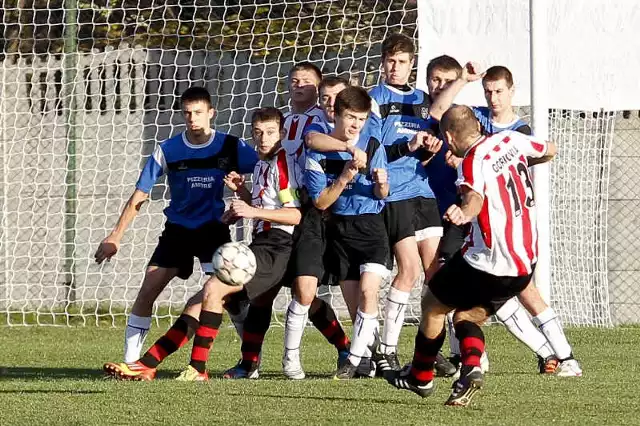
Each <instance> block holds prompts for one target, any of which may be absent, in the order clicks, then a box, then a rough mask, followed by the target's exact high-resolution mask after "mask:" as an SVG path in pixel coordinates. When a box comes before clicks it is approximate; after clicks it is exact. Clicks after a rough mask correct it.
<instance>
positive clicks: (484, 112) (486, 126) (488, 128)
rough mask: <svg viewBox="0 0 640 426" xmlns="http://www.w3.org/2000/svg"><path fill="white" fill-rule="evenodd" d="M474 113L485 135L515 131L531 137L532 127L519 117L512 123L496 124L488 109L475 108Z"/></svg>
mask: <svg viewBox="0 0 640 426" xmlns="http://www.w3.org/2000/svg"><path fill="white" fill-rule="evenodd" d="M473 113H474V114H475V115H476V118H477V119H478V121H479V122H480V127H481V128H482V133H483V134H485V135H492V134H494V133H500V132H502V131H504V130H513V131H515V132H520V133H523V134H525V135H531V127H529V125H528V124H527V123H526V122H525V121H524V120H523V119H522V118H520V117H518V116H517V115H516V117H515V118H514V119H513V121H512V122H511V123H496V122H494V121H493V120H492V119H491V110H490V109H489V108H487V107H474V108H473Z"/></svg>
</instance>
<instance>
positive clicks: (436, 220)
mask: <svg viewBox="0 0 640 426" xmlns="http://www.w3.org/2000/svg"><path fill="white" fill-rule="evenodd" d="M414 56H415V46H414V44H413V41H412V40H411V39H410V38H409V37H407V36H405V35H402V34H393V35H391V36H390V37H388V38H387V39H386V40H384V42H383V43H382V68H383V70H384V76H385V80H384V82H383V83H382V84H380V85H378V86H376V87H374V88H373V89H371V91H370V92H369V94H370V96H371V98H372V99H373V108H372V114H371V121H372V125H373V126H374V127H376V128H378V129H379V131H380V132H381V134H382V143H383V144H384V145H385V148H386V149H387V150H388V151H387V156H388V157H389V158H388V160H389V180H390V184H391V188H390V194H389V197H388V198H387V200H386V205H385V208H384V219H385V225H386V228H387V234H388V237H389V246H390V247H391V248H392V249H393V253H394V254H395V259H396V263H397V266H398V273H397V275H396V276H395V277H394V279H393V282H392V284H391V287H390V289H389V292H388V294H387V299H386V301H385V320H384V329H383V332H382V335H381V336H380V345H379V346H378V348H377V350H376V353H375V354H374V360H375V361H376V364H377V367H378V370H379V371H380V372H382V373H384V372H385V371H390V370H398V369H400V364H399V361H398V356H397V345H398V339H399V337H400V331H401V329H402V325H403V323H404V318H405V311H406V307H407V304H408V303H409V297H410V292H411V289H412V288H413V286H414V285H415V283H416V282H417V281H418V280H419V279H420V275H421V272H422V271H424V274H425V282H426V281H428V280H429V279H430V278H431V276H432V275H433V273H434V271H435V270H436V269H437V267H438V264H437V258H436V257H437V250H438V244H439V241H440V237H441V236H442V223H441V220H440V214H439V212H438V205H437V202H436V199H435V195H434V193H433V191H432V190H431V187H430V185H429V178H428V175H427V172H426V170H425V168H424V167H423V164H421V163H423V162H425V161H428V160H429V159H430V158H431V157H432V156H433V153H432V152H428V151H425V150H424V149H420V150H418V151H416V152H413V153H409V152H406V151H405V152H403V154H405V155H403V156H401V157H399V158H393V156H392V155H391V153H390V151H391V150H392V149H398V148H399V147H400V146H402V145H403V144H406V143H408V142H409V141H411V139H412V138H413V137H414V136H415V135H416V133H417V132H418V131H421V130H427V129H428V128H429V127H430V124H429V122H428V118H429V115H428V114H429V99H428V97H427V95H426V93H424V92H423V91H421V90H418V89H415V88H413V87H411V86H409V85H408V82H409V78H410V76H411V69H412V68H413V65H414ZM421 266H422V267H421Z"/></svg>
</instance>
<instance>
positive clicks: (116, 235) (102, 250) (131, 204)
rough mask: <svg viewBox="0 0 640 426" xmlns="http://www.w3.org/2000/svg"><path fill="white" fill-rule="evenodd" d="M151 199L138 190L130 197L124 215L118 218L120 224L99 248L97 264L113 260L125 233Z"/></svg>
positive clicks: (123, 211) (123, 210) (96, 255)
mask: <svg viewBox="0 0 640 426" xmlns="http://www.w3.org/2000/svg"><path fill="white" fill-rule="evenodd" d="M148 199H149V194H147V193H145V192H142V191H140V190H139V189H136V190H135V191H133V194H131V197H129V201H127V204H125V206H124V208H123V209H122V213H121V214H120V217H119V218H118V222H117V223H116V226H115V227H114V228H113V231H111V233H110V234H109V235H108V236H107V237H106V238H105V239H104V240H102V242H100V245H99V246H98V250H96V253H95V255H94V258H95V261H96V263H98V264H100V263H102V262H104V261H105V260H107V261H108V260H111V258H112V257H113V256H114V255H115V254H116V253H117V252H118V249H119V248H120V241H121V240H122V237H123V236H124V233H125V231H126V230H127V228H128V227H129V225H131V222H133V219H134V218H135V217H136V215H137V214H138V212H139V211H140V208H141V207H142V205H143V204H144V202H145V201H147V200H148Z"/></svg>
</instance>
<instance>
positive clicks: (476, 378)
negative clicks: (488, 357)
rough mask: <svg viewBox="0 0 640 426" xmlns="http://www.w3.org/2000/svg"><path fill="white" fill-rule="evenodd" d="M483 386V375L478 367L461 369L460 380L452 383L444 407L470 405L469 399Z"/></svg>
mask: <svg viewBox="0 0 640 426" xmlns="http://www.w3.org/2000/svg"><path fill="white" fill-rule="evenodd" d="M483 384H484V375H483V374H482V370H481V369H480V367H473V368H472V369H471V370H469V369H468V367H463V368H462V371H461V372H460V378H459V379H458V380H456V381H455V382H453V386H452V389H451V395H450V396H449V399H447V401H446V402H445V403H444V405H451V406H457V407H466V406H468V405H469V404H470V403H471V399H472V398H473V395H475V393H476V392H478V391H479V390H480V389H481V388H482V386H483Z"/></svg>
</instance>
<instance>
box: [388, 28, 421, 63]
mask: <svg viewBox="0 0 640 426" xmlns="http://www.w3.org/2000/svg"><path fill="white" fill-rule="evenodd" d="M396 53H408V54H409V56H411V58H413V57H414V56H415V54H416V47H415V45H414V44H413V40H412V39H411V38H409V37H407V36H406V35H404V34H392V35H390V36H389V37H387V38H386V39H385V40H384V41H383V42H382V59H384V58H386V57H387V56H391V55H395V54H396Z"/></svg>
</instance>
